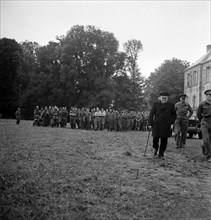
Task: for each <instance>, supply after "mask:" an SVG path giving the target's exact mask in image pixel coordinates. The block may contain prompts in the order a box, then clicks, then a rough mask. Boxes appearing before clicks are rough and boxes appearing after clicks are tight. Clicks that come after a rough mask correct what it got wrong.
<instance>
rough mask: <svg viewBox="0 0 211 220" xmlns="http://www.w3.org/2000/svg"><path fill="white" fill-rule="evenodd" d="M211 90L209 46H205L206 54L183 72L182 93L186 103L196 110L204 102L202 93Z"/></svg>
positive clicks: (210, 49) (210, 54) (210, 50)
mask: <svg viewBox="0 0 211 220" xmlns="http://www.w3.org/2000/svg"><path fill="white" fill-rule="evenodd" d="M207 89H211V45H207V48H206V53H205V54H204V56H202V57H201V58H200V59H198V60H197V61H196V62H195V63H193V64H192V65H191V66H190V67H188V68H187V69H186V70H185V73H184V93H185V94H186V95H187V96H188V98H187V99H188V100H187V101H188V102H189V103H190V105H191V106H192V108H193V110H194V114H193V116H196V110H197V107H198V105H199V103H200V102H202V101H204V100H205V95H204V91H205V90H207Z"/></svg>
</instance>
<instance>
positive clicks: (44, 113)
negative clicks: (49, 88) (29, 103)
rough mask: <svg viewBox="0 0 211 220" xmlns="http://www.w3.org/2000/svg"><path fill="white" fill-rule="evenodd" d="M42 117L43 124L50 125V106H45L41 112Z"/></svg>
mask: <svg viewBox="0 0 211 220" xmlns="http://www.w3.org/2000/svg"><path fill="white" fill-rule="evenodd" d="M41 119H42V125H43V126H45V127H46V126H48V125H49V112H48V107H47V106H45V108H44V109H43V110H42V112H41Z"/></svg>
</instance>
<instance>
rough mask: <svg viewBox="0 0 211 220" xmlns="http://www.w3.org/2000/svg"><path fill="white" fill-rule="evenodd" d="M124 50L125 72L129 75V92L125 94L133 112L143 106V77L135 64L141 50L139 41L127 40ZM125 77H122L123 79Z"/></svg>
mask: <svg viewBox="0 0 211 220" xmlns="http://www.w3.org/2000/svg"><path fill="white" fill-rule="evenodd" d="M123 46H124V50H125V55H126V56H125V71H126V73H127V74H128V73H129V79H130V81H129V82H128V86H129V88H128V89H129V90H128V89H127V90H128V93H127V97H128V106H130V108H132V109H134V110H140V109H141V106H142V104H143V86H144V77H142V76H141V72H140V69H139V67H138V64H137V60H138V54H139V53H140V52H141V51H142V50H143V47H142V43H141V41H139V40H135V39H133V40H129V41H127V42H126V43H124V45H123ZM125 77H126V76H123V78H124V79H126V78H125ZM120 81H121V80H120Z"/></svg>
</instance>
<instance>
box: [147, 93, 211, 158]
mask: <svg viewBox="0 0 211 220" xmlns="http://www.w3.org/2000/svg"><path fill="white" fill-rule="evenodd" d="M204 94H205V96H206V100H205V101H203V102H201V103H200V104H199V106H198V109H197V114H196V115H197V117H198V119H199V121H200V123H201V130H202V140H203V143H202V148H203V154H204V155H205V156H206V158H207V160H208V162H211V89H208V90H206V91H205V92H204ZM168 97H169V93H167V92H162V93H160V96H159V99H158V101H156V102H155V103H154V104H153V105H152V108H151V110H150V114H149V120H148V128H149V129H150V130H152V136H153V145H152V147H153V148H154V156H155V157H157V156H158V157H159V158H161V159H163V158H164V152H165V150H166V147H167V142H168V138H169V137H171V135H172V130H173V129H174V134H175V141H176V148H184V147H185V144H186V137H187V131H188V120H189V118H190V117H191V116H192V114H193V110H192V108H191V106H190V105H189V104H188V103H187V102H186V97H187V95H186V94H181V95H180V101H179V102H177V103H176V104H175V105H174V104H172V103H171V102H169V101H168ZM157 154H158V155H157Z"/></svg>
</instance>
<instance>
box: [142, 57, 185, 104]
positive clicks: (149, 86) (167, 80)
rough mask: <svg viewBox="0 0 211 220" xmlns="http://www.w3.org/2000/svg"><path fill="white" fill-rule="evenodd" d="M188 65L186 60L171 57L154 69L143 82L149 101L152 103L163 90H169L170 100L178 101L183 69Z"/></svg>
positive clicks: (182, 80)
mask: <svg viewBox="0 0 211 220" xmlns="http://www.w3.org/2000/svg"><path fill="white" fill-rule="evenodd" d="M188 67H189V63H188V62H186V61H182V60H179V59H176V58H173V59H171V60H165V61H164V62H163V63H162V64H161V66H159V67H158V68H157V69H155V72H153V73H151V75H150V76H149V78H148V79H147V80H146V82H145V83H146V84H145V85H146V95H147V96H148V98H149V99H148V100H149V103H150V104H152V103H153V102H154V101H155V100H156V99H157V97H158V94H159V93H160V92H163V91H167V92H169V94H170V101H172V102H173V103H175V102H176V101H178V100H179V95H180V94H181V93H183V92H184V70H185V69H186V68H188Z"/></svg>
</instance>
